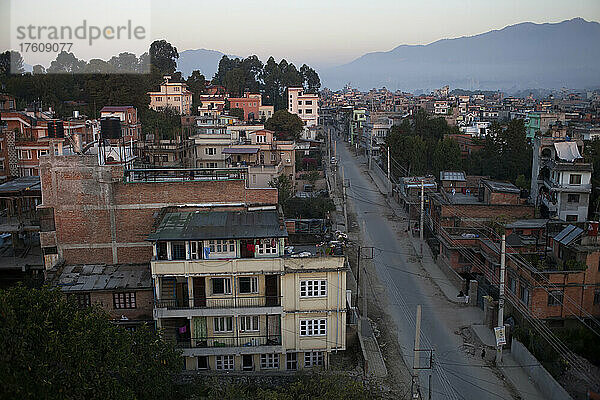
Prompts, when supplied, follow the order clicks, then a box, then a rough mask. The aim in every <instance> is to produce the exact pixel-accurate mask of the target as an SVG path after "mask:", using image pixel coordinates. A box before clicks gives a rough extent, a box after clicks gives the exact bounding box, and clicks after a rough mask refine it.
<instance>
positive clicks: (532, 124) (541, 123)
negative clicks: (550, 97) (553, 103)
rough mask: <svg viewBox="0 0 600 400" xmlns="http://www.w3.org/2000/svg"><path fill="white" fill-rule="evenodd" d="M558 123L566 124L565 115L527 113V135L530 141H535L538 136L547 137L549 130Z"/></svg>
mask: <svg viewBox="0 0 600 400" xmlns="http://www.w3.org/2000/svg"><path fill="white" fill-rule="evenodd" d="M558 122H560V123H562V124H564V123H565V114H564V113H539V112H530V113H527V118H526V119H525V135H526V136H527V138H528V139H533V138H534V137H535V136H536V135H545V134H546V133H547V132H548V129H549V128H550V127H551V126H552V125H555V124H557V123H558Z"/></svg>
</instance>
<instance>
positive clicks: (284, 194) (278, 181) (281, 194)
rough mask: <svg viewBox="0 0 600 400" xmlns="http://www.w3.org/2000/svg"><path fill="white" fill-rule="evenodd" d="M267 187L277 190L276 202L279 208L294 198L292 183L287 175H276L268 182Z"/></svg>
mask: <svg viewBox="0 0 600 400" xmlns="http://www.w3.org/2000/svg"><path fill="white" fill-rule="evenodd" d="M269 186H270V187H272V188H276V189H277V196H278V197H277V201H278V203H279V205H281V206H283V205H284V204H285V203H287V201H288V200H289V199H291V198H292V197H293V196H294V188H293V186H292V181H291V180H290V178H288V177H287V175H278V176H277V178H274V179H272V180H271V181H270V182H269Z"/></svg>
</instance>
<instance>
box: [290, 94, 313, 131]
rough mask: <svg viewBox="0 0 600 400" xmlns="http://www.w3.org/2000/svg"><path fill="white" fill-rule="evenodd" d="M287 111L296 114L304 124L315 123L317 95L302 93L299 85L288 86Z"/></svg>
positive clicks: (310, 124) (311, 124)
mask: <svg viewBox="0 0 600 400" xmlns="http://www.w3.org/2000/svg"><path fill="white" fill-rule="evenodd" d="M287 92H288V111H289V112H290V113H292V114H296V115H298V116H299V117H300V119H301V120H302V121H303V122H304V124H305V125H306V126H313V125H317V124H318V122H319V95H318V94H311V93H304V89H303V88H301V87H289V88H288V90H287Z"/></svg>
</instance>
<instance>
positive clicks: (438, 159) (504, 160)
mask: <svg viewBox="0 0 600 400" xmlns="http://www.w3.org/2000/svg"><path fill="white" fill-rule="evenodd" d="M455 133H459V131H458V129H457V128H456V127H451V126H449V125H448V124H447V122H446V120H445V119H444V118H440V117H437V118H435V117H430V116H428V115H427V113H426V112H425V111H423V110H419V111H418V112H417V113H416V114H415V115H414V117H413V118H411V119H404V120H403V121H402V123H401V124H400V125H398V126H394V127H392V130H391V132H390V134H389V135H388V136H387V138H386V145H387V146H389V147H390V154H391V158H392V160H393V161H392V163H391V169H392V173H393V174H394V176H396V177H400V176H407V175H424V174H433V175H434V176H436V177H437V176H439V172H440V171H444V170H452V171H457V170H463V171H465V172H466V173H467V174H469V175H483V176H489V177H491V178H493V179H498V180H507V181H510V182H513V183H516V184H517V186H519V187H521V188H523V189H526V188H528V187H529V177H530V176H531V162H532V148H531V145H530V144H529V143H528V142H527V138H526V136H525V125H524V123H523V120H513V121H510V122H509V123H508V124H507V125H505V126H502V125H500V124H498V123H493V124H492V125H491V128H490V131H489V134H488V135H487V136H486V137H485V138H483V139H473V140H474V141H475V144H479V145H481V146H482V148H481V150H476V151H473V152H472V153H471V154H469V155H467V156H466V157H464V158H463V157H462V156H461V149H460V147H459V145H458V143H456V141H455V140H453V139H452V138H450V137H447V136H446V135H449V134H455ZM598 150H600V146H599V148H598ZM598 153H599V154H600V151H599V152H598ZM383 159H384V163H386V162H387V154H386V153H385V152H383ZM599 159H600V157H599ZM599 163H600V161H599Z"/></svg>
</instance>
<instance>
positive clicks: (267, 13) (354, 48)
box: [0, 0, 600, 68]
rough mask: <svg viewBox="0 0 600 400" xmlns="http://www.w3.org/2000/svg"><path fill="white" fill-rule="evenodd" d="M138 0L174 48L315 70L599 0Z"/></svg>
mask: <svg viewBox="0 0 600 400" xmlns="http://www.w3.org/2000/svg"><path fill="white" fill-rule="evenodd" d="M9 1H10V0H0V49H7V48H9V47H10V40H9V35H10V32H11V31H10V30H9V29H10V28H9V26H10V21H11V17H10V16H11V12H10V3H9ZM13 1H17V2H22V1H24V0H13ZM27 1H30V2H31V1H33V0H27ZM72 1H73V0H53V1H52V2H49V1H42V0H37V4H39V6H38V7H33V8H34V9H36V11H37V12H38V13H39V14H43V15H44V17H45V18H46V19H48V20H52V19H53V18H55V17H56V16H59V15H60V16H65V15H71V14H73V8H72ZM87 1H89V0H80V1H78V2H77V3H78V4H79V5H83V4H84V3H86V2H87ZM141 1H142V3H145V4H147V8H146V11H147V9H149V10H150V20H151V25H150V28H151V29H150V32H151V39H166V40H167V41H169V42H170V43H172V44H173V45H174V46H176V47H177V49H178V50H179V51H180V52H181V51H183V50H186V49H197V48H206V49H212V50H218V51H221V52H224V53H227V54H235V55H239V56H247V55H250V54H256V55H258V56H259V57H260V58H261V59H263V60H264V61H266V59H267V58H268V56H270V55H273V56H274V57H275V58H276V59H277V60H279V59H281V58H286V59H287V60H288V61H292V62H294V63H298V64H302V63H307V64H309V65H312V66H315V67H320V68H323V67H327V66H333V65H339V64H343V63H346V62H349V61H351V60H353V59H355V58H357V57H359V56H361V55H363V54H364V53H367V52H373V51H388V50H391V49H393V48H394V47H396V46H398V45H401V44H427V43H431V42H433V41H436V40H439V39H443V38H452V37H459V36H468V35H474V34H478V33H483V32H487V31H489V30H493V29H501V28H503V27H505V26H507V25H512V24H516V23H520V22H536V23H544V22H560V21H562V20H565V19H571V18H574V17H582V18H584V19H586V20H588V21H590V20H591V21H600V0H526V1H523V0H501V1H498V0H419V1H415V0H410V1H405V0H370V1H364V0H363V1H359V0H303V1H293V0H284V1H282V0H229V1H214V0H211V1H204V0H171V1H164V0H141ZM90 3H92V4H94V3H98V1H97V0H95V1H93V2H90ZM46 7H50V8H48V9H46ZM30 9H32V8H30ZM85 9H86V8H85V7H81V8H80V10H85ZM116 14H122V13H119V12H116ZM121 17H122V15H121ZM105 46H106V47H105V48H102V49H99V47H98V46H96V47H95V48H94V49H93V53H92V50H91V49H88V50H89V51H88V53H85V52H84V53H85V54H82V55H81V56H80V58H84V59H89V58H91V57H94V56H96V54H106V53H107V52H108V53H110V51H111V50H112V49H111V47H110V46H107V45H105Z"/></svg>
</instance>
